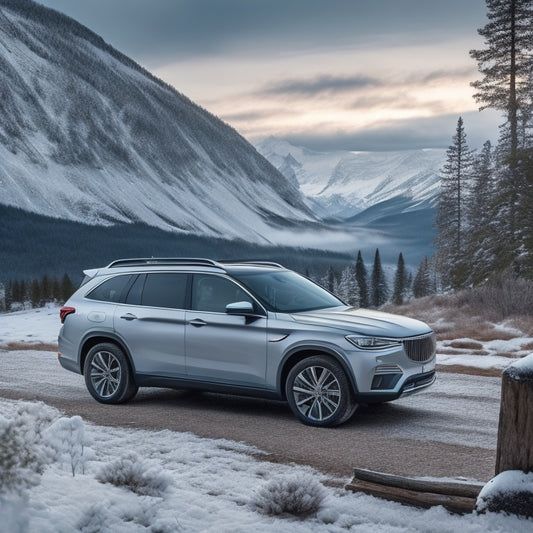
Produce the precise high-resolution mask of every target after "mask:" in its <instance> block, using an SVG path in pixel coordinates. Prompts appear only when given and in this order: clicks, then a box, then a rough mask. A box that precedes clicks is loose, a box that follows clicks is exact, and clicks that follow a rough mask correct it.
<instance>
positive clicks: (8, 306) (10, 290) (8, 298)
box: [6, 281, 13, 311]
mask: <svg viewBox="0 0 533 533" xmlns="http://www.w3.org/2000/svg"><path fill="white" fill-rule="evenodd" d="M12 303H13V282H11V281H9V282H8V283H7V285H6V311H9V310H10V309H11V304H12Z"/></svg>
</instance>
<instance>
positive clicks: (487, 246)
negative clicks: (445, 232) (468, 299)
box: [466, 141, 497, 285]
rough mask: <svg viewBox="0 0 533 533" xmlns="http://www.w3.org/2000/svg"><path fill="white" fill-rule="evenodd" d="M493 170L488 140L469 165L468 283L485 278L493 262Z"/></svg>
mask: <svg viewBox="0 0 533 533" xmlns="http://www.w3.org/2000/svg"><path fill="white" fill-rule="evenodd" d="M493 173H494V156H493V151H492V145H491V143H490V141H486V142H485V144H484V145H483V149H482V150H481V152H480V153H479V154H478V155H477V156H476V157H475V158H474V164H473V167H472V182H471V189H470V202H469V204H468V209H467V215H468V217H467V218H468V224H469V232H468V236H467V245H466V250H467V254H468V257H469V258H470V261H471V268H470V273H469V276H468V278H467V283H468V284H473V285H476V284H478V283H481V282H482V281H484V280H485V279H487V277H488V276H489V275H490V271H491V270H492V269H493V266H494V252H495V250H496V247H497V243H496V242H495V240H494V237H495V235H497V222H496V217H495V205H494V198H495V190H494V183H493Z"/></svg>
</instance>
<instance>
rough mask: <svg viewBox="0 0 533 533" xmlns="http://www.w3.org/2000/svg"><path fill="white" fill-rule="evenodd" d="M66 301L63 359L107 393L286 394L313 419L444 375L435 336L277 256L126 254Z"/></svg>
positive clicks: (107, 399) (325, 422)
mask: <svg viewBox="0 0 533 533" xmlns="http://www.w3.org/2000/svg"><path fill="white" fill-rule="evenodd" d="M85 275H86V276H85V279H84V282H83V283H82V286H81V287H80V288H79V289H78V290H77V291H76V292H75V293H74V295H73V296H72V297H71V298H70V299H69V300H68V302H66V304H65V307H63V308H62V309H61V312H60V315H61V322H62V323H63V326H62V328H61V331H60V333H59V352H60V353H59V362H60V363H61V365H62V366H63V367H64V368H66V369H68V370H72V371H73V372H77V373H80V374H84V376H85V383H86V385H87V388H88V390H89V392H90V393H91V395H92V396H93V397H94V398H95V399H96V400H98V401H99V402H102V403H121V402H126V401H128V400H130V399H131V398H133V396H134V395H135V394H136V392H137V390H138V388H139V387H142V386H150V387H172V388H197V389H200V390H208V391H216V392H225V393H233V394H241V395H251V396H260V397H266V398H274V399H278V400H279V399H285V400H287V402H288V403H289V406H290V408H291V410H292V411H293V413H294V414H295V415H296V416H297V417H298V418H299V419H300V420H301V421H302V422H304V423H305V424H309V425H312V426H335V425H338V424H342V423H343V422H345V421H346V420H348V419H349V418H350V417H351V416H352V414H353V413H354V411H355V409H356V408H357V406H358V404H360V403H380V402H386V401H390V400H395V399H396V398H399V397H400V396H402V395H405V394H408V393H413V392H417V391H419V390H421V389H424V388H425V387H428V386H429V385H431V384H432V383H433V382H434V381H435V335H434V333H433V332H432V331H431V329H430V328H429V327H428V326H427V325H426V324H424V323H422V322H419V321H417V320H413V319H410V318H405V317H403V316H397V315H391V314H385V313H381V312H378V311H370V310H366V309H355V308H353V307H348V306H346V305H345V304H344V303H343V302H341V301H340V300H339V299H338V298H336V297H335V296H333V295H332V294H331V293H329V292H327V291H326V290H324V289H322V288H321V287H319V286H318V285H316V284H315V283H313V282H312V281H310V280H309V279H307V278H305V277H302V276H300V275H298V274H296V273H295V272H293V271H291V270H288V269H286V268H284V267H282V266H280V265H278V264H275V263H267V262H231V263H229V262H224V263H222V262H215V261H211V260H209V259H183V258H178V259H171V258H161V259H154V258H152V259H123V260H119V261H114V262H113V263H111V264H110V265H108V266H107V267H105V268H101V269H97V270H90V271H89V270H87V271H85Z"/></svg>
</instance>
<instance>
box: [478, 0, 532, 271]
mask: <svg viewBox="0 0 533 533" xmlns="http://www.w3.org/2000/svg"><path fill="white" fill-rule="evenodd" d="M486 5H487V17H488V19H489V22H488V24H486V25H485V26H484V27H483V28H481V29H479V30H478V32H479V34H480V35H481V36H482V37H484V40H485V45H486V48H484V49H483V50H471V51H470V55H471V56H472V57H473V58H474V59H475V60H476V61H477V63H478V69H479V71H480V72H481V74H483V78H482V79H481V80H478V81H475V82H473V83H472V86H473V87H474V88H475V89H477V93H476V94H475V95H474V98H475V99H476V101H477V102H478V103H481V107H480V109H485V108H493V109H498V110H501V111H504V112H505V116H506V123H505V124H504V125H503V127H502V130H501V131H502V136H501V138H500V145H501V146H505V150H504V152H505V156H504V157H503V158H501V159H500V165H501V167H500V171H499V173H498V181H499V183H498V191H499V202H497V203H496V205H499V207H500V209H499V213H498V223H499V226H500V227H499V231H498V233H499V234H500V237H503V241H502V244H503V245H504V247H503V249H502V250H500V254H502V255H504V261H505V262H507V263H515V262H516V259H517V258H518V256H519V255H520V253H521V245H522V242H520V241H523V239H522V238H521V234H522V233H523V232H520V231H519V228H520V227H519V223H518V222H519V217H518V213H519V211H518V209H517V207H518V206H519V205H520V203H521V198H522V196H523V195H524V193H525V190H524V189H525V188H526V185H525V184H526V181H527V178H526V175H525V174H524V169H523V167H522V165H521V157H520V137H521V130H522V131H523V132H524V134H522V138H523V140H526V139H527V135H525V132H527V130H528V127H531V105H532V93H533V84H532V71H533V54H532V50H533V31H532V30H531V28H532V27H533V5H532V2H531V0H486ZM528 123H529V126H528ZM528 146H529V148H531V143H528ZM514 266H515V268H516V264H515V265H514Z"/></svg>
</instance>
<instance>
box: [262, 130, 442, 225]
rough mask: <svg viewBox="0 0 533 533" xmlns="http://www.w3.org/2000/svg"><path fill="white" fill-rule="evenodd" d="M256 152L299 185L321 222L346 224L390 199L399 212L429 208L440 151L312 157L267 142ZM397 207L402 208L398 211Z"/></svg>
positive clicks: (286, 145)
mask: <svg viewBox="0 0 533 533" xmlns="http://www.w3.org/2000/svg"><path fill="white" fill-rule="evenodd" d="M257 149H258V151H259V152H260V153H262V154H263V155H264V156H265V157H266V158H267V159H268V160H269V161H270V162H271V163H272V164H273V165H274V166H275V167H276V168H278V169H279V170H280V172H282V173H283V174H285V176H286V177H287V178H288V179H292V180H294V179H296V180H297V181H298V182H299V185H300V189H301V191H302V193H303V194H305V195H306V196H307V197H308V201H309V204H310V205H312V206H313V208H314V209H315V210H316V211H317V212H318V213H320V214H321V215H322V216H324V217H341V218H350V217H353V216H354V215H357V214H358V213H360V212H362V211H364V210H365V209H368V208H370V207H372V206H376V205H379V204H383V205H388V204H387V202H388V201H389V200H391V199H395V198H396V199H402V200H403V202H400V203H396V204H395V205H396V206H397V208H398V210H399V212H402V211H403V210H417V209H418V208H420V209H425V208H426V207H428V206H434V205H435V203H436V196H437V194H438V190H439V177H438V172H439V169H440V168H441V167H442V164H443V162H444V159H445V151H444V150H409V151H398V152H346V151H344V152H343V151H338V152H316V151H312V150H308V149H306V148H301V147H297V146H293V145H291V144H290V143H288V142H286V141H283V140H280V139H276V138H274V137H270V138H267V139H265V140H264V141H262V142H261V143H259V144H258V145H257ZM400 204H401V205H400Z"/></svg>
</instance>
